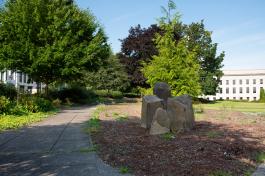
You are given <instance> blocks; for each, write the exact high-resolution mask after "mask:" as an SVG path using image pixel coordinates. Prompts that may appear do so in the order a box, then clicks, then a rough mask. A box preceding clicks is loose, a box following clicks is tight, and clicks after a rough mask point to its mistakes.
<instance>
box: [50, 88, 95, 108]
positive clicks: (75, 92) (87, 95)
mask: <svg viewBox="0 0 265 176" xmlns="http://www.w3.org/2000/svg"><path fill="white" fill-rule="evenodd" d="M49 95H50V96H51V98H52V99H59V100H61V101H62V102H64V103H69V102H73V103H78V104H86V103H89V102H92V101H93V100H95V99H96V98H97V95H96V94H95V93H94V91H92V90H90V89H87V88H85V87H79V86H70V87H67V88H63V89H61V90H59V91H58V90H53V91H51V92H50V94H49Z"/></svg>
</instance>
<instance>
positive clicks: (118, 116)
mask: <svg viewBox="0 0 265 176" xmlns="http://www.w3.org/2000/svg"><path fill="white" fill-rule="evenodd" d="M112 116H113V117H114V119H115V120H116V121H120V122H123V121H125V120H128V115H125V114H119V113H117V112H113V113H112Z"/></svg>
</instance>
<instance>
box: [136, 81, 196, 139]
mask: <svg viewBox="0 0 265 176" xmlns="http://www.w3.org/2000/svg"><path fill="white" fill-rule="evenodd" d="M153 91H154V94H155V95H154V96H150V95H149V96H144V97H143V103H142V114H141V123H142V127H145V128H147V129H148V130H149V133H150V134H151V135H155V134H164V133H167V132H169V131H171V132H175V133H178V132H181V131H188V130H190V129H192V128H193V127H194V125H195V119H194V112H193V108H192V100H191V97H190V96H188V95H182V96H178V97H171V89H170V87H169V86H168V85H167V84H166V83H163V82H159V83H156V84H155V86H154V90H153Z"/></svg>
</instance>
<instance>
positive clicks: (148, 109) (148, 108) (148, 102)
mask: <svg viewBox="0 0 265 176" xmlns="http://www.w3.org/2000/svg"><path fill="white" fill-rule="evenodd" d="M162 101H163V100H162V99H160V98H158V97H157V96H152V95H148V96H144V97H143V100H142V112H141V126H142V127H144V128H147V129H150V128H151V123H152V121H153V117H154V115H155V112H156V110H157V109H158V108H162V107H163V105H162Z"/></svg>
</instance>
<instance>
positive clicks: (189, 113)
mask: <svg viewBox="0 0 265 176" xmlns="http://www.w3.org/2000/svg"><path fill="white" fill-rule="evenodd" d="M173 99H174V100H176V101H179V102H181V103H182V104H184V105H186V117H185V119H186V125H185V126H186V128H187V129H191V128H193V127H194V125H195V117H194V111H193V107H192V99H191V97H190V96H189V95H182V96H178V97H173Z"/></svg>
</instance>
